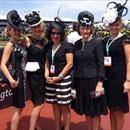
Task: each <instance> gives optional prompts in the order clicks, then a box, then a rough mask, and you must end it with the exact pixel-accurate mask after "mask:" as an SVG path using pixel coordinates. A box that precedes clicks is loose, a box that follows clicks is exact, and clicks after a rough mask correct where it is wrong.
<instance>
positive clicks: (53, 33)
mask: <svg viewBox="0 0 130 130" xmlns="http://www.w3.org/2000/svg"><path fill="white" fill-rule="evenodd" d="M51 34H52V35H60V34H61V33H60V32H51Z"/></svg>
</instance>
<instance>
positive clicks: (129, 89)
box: [124, 80, 130, 93]
mask: <svg viewBox="0 0 130 130" xmlns="http://www.w3.org/2000/svg"><path fill="white" fill-rule="evenodd" d="M127 92H130V82H129V81H127V80H126V81H125V83H124V93H127Z"/></svg>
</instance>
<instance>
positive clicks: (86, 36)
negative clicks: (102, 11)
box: [72, 11, 107, 130]
mask: <svg viewBox="0 0 130 130" xmlns="http://www.w3.org/2000/svg"><path fill="white" fill-rule="evenodd" d="M93 22H94V16H93V14H92V13H90V12H88V11H83V12H80V13H79V15H78V32H79V34H80V35H81V36H82V39H80V40H78V41H76V43H75V44H74V84H73V86H74V88H76V90H77V98H76V99H75V100H74V101H73V102H72V108H73V109H74V110H75V111H76V112H77V113H78V114H80V115H83V114H84V115H85V117H86V119H87V121H88V127H89V130H98V129H99V126H100V116H101V114H104V115H105V114H107V107H106V100H105V96H104V91H103V80H104V78H105V69H104V65H103V59H104V55H103V44H102V42H101V41H100V40H98V39H96V38H92V32H93Z"/></svg>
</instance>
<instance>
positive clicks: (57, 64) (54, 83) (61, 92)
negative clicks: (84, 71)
mask: <svg viewBox="0 0 130 130" xmlns="http://www.w3.org/2000/svg"><path fill="white" fill-rule="evenodd" d="M64 29H65V25H64V23H63V22H62V21H60V20H59V21H55V22H53V23H51V24H50V26H49V29H48V33H47V37H48V40H49V43H48V45H47V48H46V49H47V50H46V66H45V77H46V79H47V87H46V93H45V95H46V101H47V102H48V103H52V106H53V112H54V117H55V122H56V130H61V116H62V114H63V119H64V128H65V130H69V129H70V117H71V114H70V108H69V105H70V103H71V100H72V98H71V84H72V79H71V69H72V66H73V45H72V44H70V43H67V42H65V41H64V38H65V31H64Z"/></svg>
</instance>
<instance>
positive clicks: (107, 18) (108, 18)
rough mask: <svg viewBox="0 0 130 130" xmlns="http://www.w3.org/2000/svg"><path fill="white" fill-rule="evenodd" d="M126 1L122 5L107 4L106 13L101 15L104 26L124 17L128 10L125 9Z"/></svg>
mask: <svg viewBox="0 0 130 130" xmlns="http://www.w3.org/2000/svg"><path fill="white" fill-rule="evenodd" d="M127 1H128V0H126V1H125V3H124V4H122V5H121V4H120V3H116V2H109V3H108V4H107V10H106V13H105V14H104V15H103V18H102V21H103V23H104V25H105V26H108V25H109V24H111V23H114V22H116V21H117V20H119V19H120V18H121V17H123V16H125V15H126V14H127V13H128V9H127V8H126V7H125V5H126V3H127Z"/></svg>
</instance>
